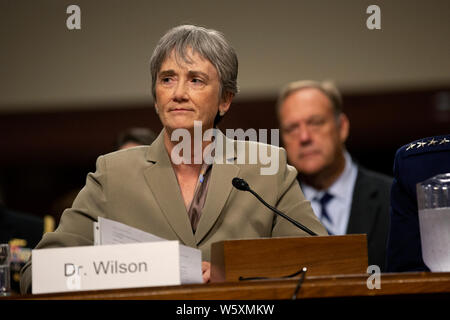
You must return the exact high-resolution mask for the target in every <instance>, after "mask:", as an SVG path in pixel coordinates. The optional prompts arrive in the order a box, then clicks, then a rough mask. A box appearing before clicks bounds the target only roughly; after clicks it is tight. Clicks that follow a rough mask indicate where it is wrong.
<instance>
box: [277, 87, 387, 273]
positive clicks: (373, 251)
mask: <svg viewBox="0 0 450 320" xmlns="http://www.w3.org/2000/svg"><path fill="white" fill-rule="evenodd" d="M277 113H278V119H279V123H280V129H281V136H282V140H283V143H284V147H285V148H286V151H287V156H288V161H289V162H290V164H291V165H293V166H294V167H295V168H296V169H297V171H298V179H299V182H300V184H301V187H302V190H303V192H304V194H305V197H306V198H307V199H308V200H310V201H311V205H312V207H313V210H314V212H315V214H316V215H317V216H318V218H319V219H320V220H321V222H322V224H323V225H324V226H325V227H326V228H327V230H328V233H329V234H331V235H344V234H361V233H363V234H367V242H368V255H369V265H378V266H379V267H380V269H381V270H382V271H383V270H384V267H385V256H386V242H387V237H388V230H389V192H390V187H391V183H392V179H391V178H390V177H388V176H385V175H382V174H379V173H376V172H373V171H370V170H367V169H365V168H363V167H361V166H360V165H357V164H356V163H355V162H354V161H353V159H352V157H351V156H350V154H349V153H348V152H347V150H346V148H345V141H346V140H347V137H348V134H349V127H350V123H349V120H348V118H347V116H346V115H345V114H344V113H343V112H342V98H341V95H340V93H339V91H338V89H337V88H336V87H335V86H334V85H333V84H332V83H328V82H316V81H309V80H307V81H296V82H293V83H290V84H288V85H287V86H286V87H284V88H283V89H282V90H281V92H280V95H279V98H278V103H277Z"/></svg>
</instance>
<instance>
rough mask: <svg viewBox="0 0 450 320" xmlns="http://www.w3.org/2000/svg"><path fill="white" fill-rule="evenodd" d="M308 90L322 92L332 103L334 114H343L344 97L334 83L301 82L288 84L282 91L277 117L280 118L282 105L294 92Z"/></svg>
mask: <svg viewBox="0 0 450 320" xmlns="http://www.w3.org/2000/svg"><path fill="white" fill-rule="evenodd" d="M307 88H314V89H318V90H320V91H321V92H322V93H323V94H324V95H325V96H326V97H327V98H328V99H329V100H330V101H331V104H332V106H333V110H334V114H335V115H336V116H338V115H340V114H341V113H342V109H343V108H342V96H341V93H340V92H339V89H338V88H337V87H336V85H335V84H334V83H333V82H332V81H322V82H319V81H314V80H300V81H294V82H291V83H288V84H287V85H286V86H285V87H283V88H282V89H281V91H280V94H279V95H278V101H277V115H278V116H279V114H280V108H281V105H282V104H283V102H284V100H286V98H287V97H288V96H290V95H291V94H292V93H294V92H297V91H299V90H302V89H307Z"/></svg>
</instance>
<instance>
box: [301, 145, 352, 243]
mask: <svg viewBox="0 0 450 320" xmlns="http://www.w3.org/2000/svg"><path fill="white" fill-rule="evenodd" d="M344 157H345V168H344V171H343V172H342V174H341V175H340V176H339V178H338V179H337V180H336V181H335V182H334V183H333V184H332V185H331V187H330V188H328V190H316V189H314V188H313V187H311V186H308V185H307V184H305V183H302V182H300V184H301V187H302V190H303V193H304V194H305V198H306V199H308V200H309V201H311V207H312V209H313V211H314V213H315V214H316V216H317V217H318V218H319V219H320V218H321V216H320V215H321V206H320V203H319V200H320V198H322V196H323V194H324V193H325V192H328V193H329V194H331V195H332V196H333V198H332V199H331V200H330V201H329V202H328V204H327V206H326V209H327V212H328V215H329V216H330V218H331V222H329V221H328V220H326V219H321V221H322V224H323V225H324V226H325V227H326V228H327V229H328V231H329V232H330V233H331V234H334V235H343V234H346V232H347V225H348V220H349V218H350V210H351V207H352V198H353V189H354V188H355V182H356V176H357V175H358V168H357V166H356V164H355V163H354V162H353V161H352V158H351V156H350V154H349V153H348V152H345V153H344Z"/></svg>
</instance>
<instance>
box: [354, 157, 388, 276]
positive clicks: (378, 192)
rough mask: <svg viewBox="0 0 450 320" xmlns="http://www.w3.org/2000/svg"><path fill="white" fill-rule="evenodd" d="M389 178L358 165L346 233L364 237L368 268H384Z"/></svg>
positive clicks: (382, 269)
mask: <svg viewBox="0 0 450 320" xmlns="http://www.w3.org/2000/svg"><path fill="white" fill-rule="evenodd" d="M391 184H392V178H391V177H388V176H386V175H383V174H380V173H377V172H374V171H370V170H367V169H365V168H362V167H361V166H358V176H357V178H356V183H355V189H354V192H353V200H352V208H351V211H350V218H349V222H348V226H347V234H356V233H365V234H367V246H368V255H369V265H374V264H375V265H378V266H379V267H380V269H381V271H384V269H385V259H386V243H387V238H388V231H389V193H390V189H391Z"/></svg>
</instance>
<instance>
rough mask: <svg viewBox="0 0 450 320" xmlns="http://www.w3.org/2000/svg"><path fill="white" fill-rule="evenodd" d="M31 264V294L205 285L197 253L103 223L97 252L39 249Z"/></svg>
mask: <svg viewBox="0 0 450 320" xmlns="http://www.w3.org/2000/svg"><path fill="white" fill-rule="evenodd" d="M32 263H33V268H32V282H33V284H32V291H33V293H50V292H65V291H80V290H101V289H117V288H136V287H151V286H164V285H180V284H191V283H202V282H203V280H202V255H201V251H200V250H199V249H195V248H191V247H187V246H185V245H182V244H180V243H179V241H169V240H167V239H163V238H160V237H157V236H155V235H153V234H150V233H148V232H144V231H142V230H139V229H137V228H133V227H130V226H128V225H126V224H123V223H119V222H117V221H113V220H110V219H106V218H101V217H99V219H98V222H97V223H94V246H83V247H67V248H51V249H35V250H33V251H32Z"/></svg>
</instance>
